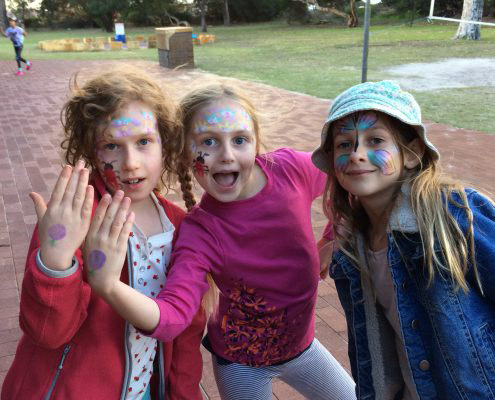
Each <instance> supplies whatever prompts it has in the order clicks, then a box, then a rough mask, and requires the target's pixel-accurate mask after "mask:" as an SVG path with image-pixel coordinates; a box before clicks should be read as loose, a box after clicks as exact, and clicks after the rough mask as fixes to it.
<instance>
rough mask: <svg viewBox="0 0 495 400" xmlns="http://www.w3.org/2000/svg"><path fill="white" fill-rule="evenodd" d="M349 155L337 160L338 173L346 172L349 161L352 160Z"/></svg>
mask: <svg viewBox="0 0 495 400" xmlns="http://www.w3.org/2000/svg"><path fill="white" fill-rule="evenodd" d="M350 157H351V156H350V155H349V154H343V155H341V156H339V157H337V159H336V160H335V165H334V167H335V170H336V171H337V172H344V170H345V169H346V168H347V165H348V164H349V159H350Z"/></svg>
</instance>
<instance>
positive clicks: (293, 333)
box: [90, 85, 355, 400]
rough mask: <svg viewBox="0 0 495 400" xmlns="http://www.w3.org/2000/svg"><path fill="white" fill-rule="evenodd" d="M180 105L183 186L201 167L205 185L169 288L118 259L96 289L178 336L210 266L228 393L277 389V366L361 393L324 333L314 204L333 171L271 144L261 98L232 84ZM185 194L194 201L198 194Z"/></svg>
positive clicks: (317, 392)
mask: <svg viewBox="0 0 495 400" xmlns="http://www.w3.org/2000/svg"><path fill="white" fill-rule="evenodd" d="M180 112H181V115H180V118H181V120H182V123H183V130H182V133H183V135H182V138H181V139H180V140H178V141H177V143H176V147H177V152H176V155H177V160H176V161H177V163H178V170H179V171H180V180H181V185H182V189H183V192H184V193H190V190H189V189H190V185H191V176H190V172H191V171H192V174H193V175H194V177H195V179H196V181H197V182H198V183H199V184H200V186H201V187H202V188H203V189H204V190H205V192H206V193H205V194H204V196H203V197H202V199H201V202H200V203H199V205H198V206H196V207H194V208H192V211H191V212H190V213H189V214H188V215H187V216H186V218H185V219H184V222H183V223H182V225H181V231H180V234H179V238H178V241H177V244H176V247H175V248H174V253H173V258H172V261H171V262H172V263H173V264H174V268H172V270H171V273H170V275H169V277H168V280H167V283H166V285H165V288H164V290H163V291H162V292H161V293H160V294H159V295H158V296H157V298H156V299H151V298H148V297H146V296H143V295H142V294H140V293H138V292H137V291H135V290H134V289H132V288H130V287H129V286H128V285H126V284H123V283H122V282H120V280H119V279H118V277H119V276H120V270H121V266H120V265H117V263H112V264H111V263H107V264H105V265H103V267H102V268H100V269H98V270H97V271H95V272H94V273H93V274H91V278H90V280H91V285H92V286H93V288H94V290H96V291H97V292H98V293H100V295H101V296H103V297H104V298H105V300H106V301H107V302H108V303H109V304H111V305H112V306H113V307H114V308H115V309H116V310H117V311H118V312H119V313H120V314H121V315H122V316H123V317H124V318H126V319H127V320H129V321H130V322H131V323H132V324H133V325H134V326H136V327H139V328H140V329H142V330H143V331H144V332H148V333H149V334H150V335H151V336H152V337H156V338H160V339H161V340H165V341H167V340H171V339H173V338H174V337H175V336H176V335H178V334H179V333H180V332H182V330H183V329H185V328H186V327H187V326H188V325H189V323H190V322H191V318H192V317H193V316H194V314H195V313H196V312H197V310H198V308H199V307H200V303H201V299H202V297H203V295H205V294H206V293H207V291H208V288H209V287H210V289H211V288H212V287H213V285H209V283H208V279H207V278H208V277H209V276H211V277H212V278H213V281H214V282H215V285H216V286H217V287H218V290H219V297H218V304H217V306H216V307H215V309H214V312H213V313H212V315H211V316H210V319H209V322H208V335H207V337H206V338H205V340H204V344H205V346H206V347H207V348H208V350H210V351H211V353H212V358H213V367H214V372H215V378H216V381H217V384H218V387H219V391H220V394H221V396H222V398H223V399H236V400H238V399H267V400H268V399H271V398H272V379H273V378H275V377H277V378H279V379H281V380H283V381H285V382H287V383H288V384H289V385H291V386H292V387H294V388H295V389H296V390H298V391H299V392H300V393H302V394H303V395H304V396H306V397H308V398H310V399H339V400H342V399H355V394H354V383H353V381H352V379H351V378H350V377H349V375H348V374H347V373H346V372H345V370H344V369H343V368H342V367H341V366H340V364H339V363H338V362H337V361H336V360H335V359H334V358H333V357H332V356H331V354H330V353H329V352H328V351H327V350H326V349H325V348H324V347H323V346H322V345H321V344H320V343H319V342H318V340H317V339H315V337H314V329H315V314H314V312H315V305H316V299H317V287H318V280H319V273H320V267H319V260H318V253H317V250H316V244H315V240H314V236H313V232H312V227H311V204H312V202H313V200H314V199H315V198H316V197H318V196H320V195H321V194H322V192H323V189H324V185H325V176H324V174H323V173H321V172H320V171H318V170H317V169H316V168H315V167H314V166H313V164H312V162H311V158H310V154H309V153H301V152H297V151H294V150H290V149H280V150H277V151H275V152H272V153H268V154H263V155H262V154H260V147H261V141H260V137H259V124H258V118H257V116H256V114H255V112H254V108H253V106H252V104H251V103H250V102H249V101H248V100H247V99H246V98H245V97H243V96H241V95H239V94H238V93H236V92H235V91H234V90H233V89H231V88H229V87H224V86H222V85H214V86H210V87H207V88H204V89H201V90H198V91H194V92H192V93H190V94H189V95H188V96H186V97H185V98H184V99H183V100H182V102H181V106H180ZM185 201H186V204H187V205H188V207H192V206H193V205H194V198H192V196H190V195H188V196H185ZM101 212H102V213H103V212H104V210H103V208H102V210H101Z"/></svg>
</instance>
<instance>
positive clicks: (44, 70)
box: [0, 61, 495, 400]
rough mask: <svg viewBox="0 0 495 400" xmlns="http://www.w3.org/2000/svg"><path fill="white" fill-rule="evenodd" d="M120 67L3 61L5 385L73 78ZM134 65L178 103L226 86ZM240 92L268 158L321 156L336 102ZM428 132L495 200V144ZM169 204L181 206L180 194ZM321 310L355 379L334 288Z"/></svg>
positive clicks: (449, 166) (330, 339) (208, 381)
mask: <svg viewBox="0 0 495 400" xmlns="http://www.w3.org/2000/svg"><path fill="white" fill-rule="evenodd" d="M115 63H116V62H112V61H103V62H101V61H98V62H96V61H91V62H81V61H38V62H35V64H34V68H33V70H32V71H30V72H27V73H26V75H25V76H24V77H20V78H18V77H15V76H14V73H15V63H14V62H13V61H8V62H7V61H0V93H2V98H1V100H0V385H1V383H2V382H3V379H4V376H5V374H6V371H7V370H8V368H9V366H10V364H11V362H12V359H13V357H14V354H15V350H16V345H17V340H18V338H19V336H20V334H21V332H20V330H19V327H18V314H19V288H20V286H21V281H22V277H23V270H24V262H25V256H26V251H27V247H28V243H29V238H30V234H31V232H32V229H33V227H34V224H35V223H36V216H35V212H34V208H33V207H32V204H31V200H30V199H29V197H28V193H29V192H30V191H37V192H39V193H41V194H43V196H44V197H45V199H47V198H48V197H49V193H50V189H51V188H52V187H53V184H54V183H55V180H56V178H57V176H58V173H59V170H60V165H61V160H60V152H59V143H60V140H61V125H60V122H59V112H60V108H61V106H62V104H63V102H64V100H65V99H66V95H67V93H68V82H69V77H70V76H71V75H72V74H73V73H74V72H76V71H81V76H82V77H84V76H87V75H88V74H92V73H96V72H98V71H103V70H105V69H106V68H107V67H108V66H109V65H112V64H115ZM132 63H133V64H135V65H138V66H140V67H142V68H143V69H145V70H146V71H148V72H149V73H150V74H151V75H152V76H153V77H154V78H155V79H157V80H158V81H159V82H160V83H161V84H162V86H163V88H164V89H165V90H168V91H169V93H171V94H172V96H180V95H182V94H183V93H184V92H185V91H187V90H189V89H190V88H191V87H192V86H193V85H195V84H196V83H198V82H206V81H208V80H214V79H218V77H216V76H214V75H210V74H204V73H200V72H195V71H193V72H171V71H168V70H166V69H163V68H160V67H159V66H158V65H157V64H156V63H152V62H132ZM235 83H237V84H240V85H241V86H242V87H243V88H244V89H245V90H246V91H247V92H248V94H249V95H250V96H251V98H252V99H253V100H254V101H255V103H256V106H257V107H258V109H259V111H260V113H261V116H262V131H263V132H264V134H265V139H266V147H267V149H268V150H271V149H276V148H278V147H283V146H289V147H293V148H295V149H298V150H312V149H313V148H314V147H315V146H316V144H317V143H318V140H319V133H320V129H321V126H322V124H323V121H324V119H325V115H326V112H327V109H328V106H329V101H327V100H322V99H318V98H314V97H311V96H306V95H301V94H299V93H292V92H288V91H285V90H280V89H276V88H273V87H270V86H266V85H260V84H255V83H249V82H240V81H235ZM427 125H428V129H429V132H430V133H429V137H430V139H431V141H432V142H433V143H434V144H435V145H436V146H438V148H439V149H440V151H441V153H442V163H443V165H444V167H445V169H446V170H447V171H448V172H449V173H451V174H452V175H454V176H456V177H458V178H461V179H464V180H468V181H469V182H471V183H473V184H475V185H477V186H478V187H482V188H484V189H485V190H490V191H491V192H492V193H493V192H495V182H494V180H493V171H494V170H495V160H494V158H493V155H494V153H495V135H489V134H484V133H479V132H472V131H466V130H462V129H455V128H452V127H448V126H441V125H438V124H427ZM494 132H495V127H494ZM494 132H492V133H494ZM169 197H170V198H171V199H172V200H174V201H176V202H177V203H178V204H181V203H180V197H179V196H177V195H176V194H171V196H169ZM316 203H319V202H316ZM316 203H315V206H314V213H313V223H314V227H315V232H316V234H317V235H319V233H320V232H321V229H322V227H323V226H324V224H325V219H324V216H323V215H322V213H321V212H320V205H319V204H316ZM317 308H318V310H317V337H318V338H319V340H320V341H321V342H322V343H323V344H324V345H325V346H326V347H327V348H328V349H329V350H330V351H331V352H332V354H333V355H334V356H335V357H336V358H337V359H338V360H339V361H340V362H341V363H343V365H344V366H345V367H346V368H347V369H349V363H348V359H347V354H346V352H347V351H346V341H347V334H346V324H345V319H344V316H343V313H342V309H341V308H340V305H339V304H338V299H337V295H336V292H335V288H334V286H333V283H332V282H331V280H326V281H324V282H322V283H321V284H320V287H319V299H318V305H317ZM204 358H205V370H204V377H203V382H202V386H203V388H204V390H205V394H206V396H208V397H209V398H212V399H219V396H218V392H217V390H216V386H215V381H214V378H213V373H212V370H211V361H210V357H209V356H208V355H207V354H206V353H205V357H204ZM40 367H42V366H40ZM274 398H277V399H284V400H292V399H300V398H301V396H299V395H298V394H297V393H296V392H295V391H293V390H292V389H291V388H289V387H288V386H287V385H285V384H283V383H282V382H275V384H274Z"/></svg>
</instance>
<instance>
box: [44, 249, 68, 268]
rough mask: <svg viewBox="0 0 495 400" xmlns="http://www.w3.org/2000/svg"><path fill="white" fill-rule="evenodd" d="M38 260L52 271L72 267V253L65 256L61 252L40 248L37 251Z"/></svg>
mask: <svg viewBox="0 0 495 400" xmlns="http://www.w3.org/2000/svg"><path fill="white" fill-rule="evenodd" d="M39 257H40V261H41V262H42V263H43V265H44V266H45V267H46V268H48V269H51V270H54V271H66V270H68V269H69V268H71V267H72V258H73V254H71V255H70V256H66V255H63V254H58V255H56V254H53V253H52V252H50V251H46V250H45V249H43V248H41V249H40V253H39Z"/></svg>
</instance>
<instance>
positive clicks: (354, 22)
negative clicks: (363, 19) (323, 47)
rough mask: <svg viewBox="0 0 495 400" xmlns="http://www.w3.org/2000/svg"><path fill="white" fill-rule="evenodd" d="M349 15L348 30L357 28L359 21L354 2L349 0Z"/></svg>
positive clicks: (354, 0)
mask: <svg viewBox="0 0 495 400" xmlns="http://www.w3.org/2000/svg"><path fill="white" fill-rule="evenodd" d="M350 2H351V3H350V6H351V14H350V15H349V20H348V21H347V26H348V27H349V28H355V27H356V26H358V23H359V20H358V16H357V14H356V0H350Z"/></svg>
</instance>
